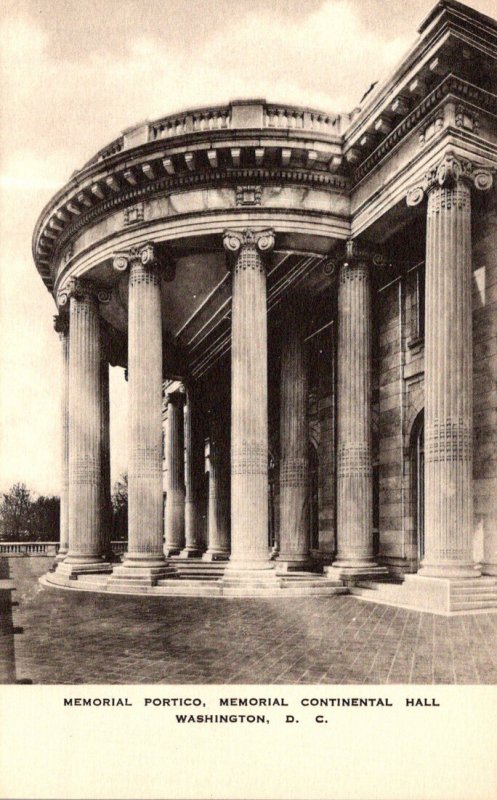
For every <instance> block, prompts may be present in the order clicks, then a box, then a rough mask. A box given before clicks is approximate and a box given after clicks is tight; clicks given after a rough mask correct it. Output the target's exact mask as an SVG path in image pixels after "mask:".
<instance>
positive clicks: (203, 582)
mask: <svg viewBox="0 0 497 800" xmlns="http://www.w3.org/2000/svg"><path fill="white" fill-rule="evenodd" d="M170 583H171V580H170V579H168V578H163V579H161V580H159V581H157V586H168V585H169V584H170ZM213 583H216V580H215V579H214V580H213V579H212V578H180V579H179V580H175V581H174V586H175V587H176V586H177V587H180V588H181V587H182V586H189V587H195V586H212V584H213Z"/></svg>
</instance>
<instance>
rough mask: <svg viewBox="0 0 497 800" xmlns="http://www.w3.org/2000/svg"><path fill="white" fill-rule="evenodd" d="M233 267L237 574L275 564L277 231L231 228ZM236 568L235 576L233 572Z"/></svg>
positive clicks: (228, 241)
mask: <svg viewBox="0 0 497 800" xmlns="http://www.w3.org/2000/svg"><path fill="white" fill-rule="evenodd" d="M223 243H224V246H225V249H226V250H227V251H228V254H229V256H230V260H231V268H232V322H231V325H232V329H231V330H232V339H231V557H230V562H229V565H228V567H227V570H226V573H225V580H231V579H234V577H235V573H236V574H237V575H239V574H240V573H245V577H243V575H242V579H248V578H249V576H248V574H247V573H248V572H249V571H255V572H256V573H260V572H261V571H264V570H270V569H272V568H274V563H273V562H271V561H270V558H269V549H268V405H267V385H268V384H267V296H266V268H265V263H264V256H265V255H267V254H268V253H269V252H270V251H271V250H272V248H273V245H274V235H273V233H272V231H260V232H254V231H243V232H241V233H240V232H236V231H227V232H226V233H225V234H224V238H223ZM229 573H231V576H230V575H229Z"/></svg>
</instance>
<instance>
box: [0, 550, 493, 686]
mask: <svg viewBox="0 0 497 800" xmlns="http://www.w3.org/2000/svg"><path fill="white" fill-rule="evenodd" d="M7 564H8V568H9V570H10V577H11V578H12V580H13V581H14V584H15V586H16V591H15V592H13V600H14V601H15V602H16V603H18V605H16V606H14V608H13V609H12V618H11V619H10V621H9V614H8V613H7V616H6V612H5V603H4V604H3V605H0V609H3V610H4V623H3V631H2V628H1V626H0V634H2V633H3V635H0V645H2V642H3V643H4V644H6V645H7V646H6V647H2V651H3V653H4V654H5V653H9V652H10V651H11V647H10V645H9V637H10V640H12V634H11V629H12V623H13V625H14V626H16V627H22V628H23V632H22V633H17V634H15V636H14V642H15V657H16V659H15V660H16V664H15V666H16V677H17V680H18V681H25V682H28V681H29V682H32V683H44V684H50V683H57V684H64V683H75V684H79V683H95V684H120V683H124V684H141V683H156V684H160V683H166V684H175V683H176V684H188V683H193V684H195V683H213V684H216V683H220V684H226V683H234V684H256V683H261V684H290V683H297V684H318V683H321V684H388V683H392V684H393V683H414V684H449V683H457V684H497V614H492V613H488V614H485V613H484V614H477V615H468V616H456V617H440V616H436V615H433V614H425V613H420V612H417V611H408V610H406V609H400V608H393V607H390V606H384V605H374V604H371V603H363V602H361V601H360V600H357V599H355V598H352V597H350V596H336V597H309V598H299V597H294V598H288V599H284V600H281V599H278V598H267V599H223V600H219V599H213V598H191V597H184V598H183V597H157V598H145V597H131V596H122V595H121V596H119V595H106V594H92V593H88V592H72V591H64V590H58V589H48V588H43V587H41V586H40V584H39V583H38V577H39V576H40V575H41V574H43V572H45V571H46V569H47V567H48V564H49V561H48V560H47V559H45V558H17V559H9V560H8V562H7ZM4 568H5V560H4ZM4 574H5V573H4ZM2 674H3V675H4V676H6V675H8V674H9V673H8V670H7V671H6V670H5V669H4V671H3V673H0V680H1V677H2ZM4 680H6V678H5V677H4ZM7 680H8V679H7Z"/></svg>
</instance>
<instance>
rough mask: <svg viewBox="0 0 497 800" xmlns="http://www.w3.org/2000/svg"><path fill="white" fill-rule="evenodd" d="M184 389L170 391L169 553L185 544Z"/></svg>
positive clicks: (168, 423) (168, 396)
mask: <svg viewBox="0 0 497 800" xmlns="http://www.w3.org/2000/svg"><path fill="white" fill-rule="evenodd" d="M184 403H185V396H184V394H183V392H172V393H171V394H168V395H167V423H166V490H167V496H166V543H165V547H164V552H165V554H166V556H176V555H179V553H180V552H181V550H182V549H183V547H184V546H185V440H184V417H183V406H184Z"/></svg>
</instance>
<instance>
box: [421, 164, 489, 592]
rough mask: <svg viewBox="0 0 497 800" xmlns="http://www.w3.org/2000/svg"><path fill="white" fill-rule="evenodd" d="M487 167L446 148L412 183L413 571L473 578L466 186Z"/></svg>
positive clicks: (482, 184)
mask: <svg viewBox="0 0 497 800" xmlns="http://www.w3.org/2000/svg"><path fill="white" fill-rule="evenodd" d="M472 186H473V187H474V188H476V189H478V190H481V191H485V190H488V189H490V187H491V186H492V174H491V172H490V171H489V170H488V169H486V168H485V167H482V166H480V165H477V164H473V163H472V162H471V161H468V160H466V159H464V158H460V157H459V156H457V155H456V154H455V153H454V152H452V151H447V152H446V153H445V155H444V157H443V158H442V160H441V162H440V163H439V164H438V166H436V167H435V168H433V169H432V170H430V171H429V172H428V173H426V176H425V180H424V182H423V183H422V184H421V185H420V186H415V187H412V188H411V189H410V190H409V192H408V195H407V204H408V205H410V206H415V205H418V204H419V203H421V202H422V201H423V200H424V198H425V197H426V196H428V209H427V228H426V268H425V269H426V278H425V281H426V287H425V320H426V337H425V556H424V559H423V561H422V563H421V569H420V570H419V574H420V575H424V576H431V577H448V578H450V577H456V578H465V577H467V578H474V577H475V576H477V575H479V574H480V571H479V569H478V570H477V569H476V566H475V564H474V562H473V482H472V477H473V476H472V463H473V402H472V396H473V340H472V298H471V277H472V276H471V187H472Z"/></svg>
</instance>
